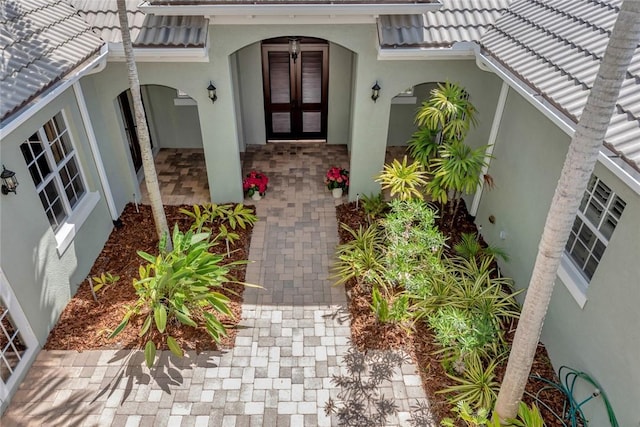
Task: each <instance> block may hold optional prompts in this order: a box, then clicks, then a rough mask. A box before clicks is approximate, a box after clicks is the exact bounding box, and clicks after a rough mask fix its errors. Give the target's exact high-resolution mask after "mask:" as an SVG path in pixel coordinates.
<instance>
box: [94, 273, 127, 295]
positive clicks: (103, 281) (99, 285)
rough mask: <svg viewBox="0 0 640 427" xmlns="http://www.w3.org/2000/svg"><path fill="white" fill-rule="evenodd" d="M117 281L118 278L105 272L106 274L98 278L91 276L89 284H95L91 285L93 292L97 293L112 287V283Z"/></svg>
mask: <svg viewBox="0 0 640 427" xmlns="http://www.w3.org/2000/svg"><path fill="white" fill-rule="evenodd" d="M118 280H120V276H117V275H116V276H114V275H112V274H111V273H109V272H107V273H102V274H101V275H99V276H93V277H92V278H91V282H92V283H96V284H95V285H93V288H92V289H93V292H94V293H95V292H98V291H99V290H101V289H103V288H104V289H106V288H108V287H109V286H111V285H113V284H114V283H116V282H118Z"/></svg>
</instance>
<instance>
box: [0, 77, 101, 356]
mask: <svg viewBox="0 0 640 427" xmlns="http://www.w3.org/2000/svg"><path fill="white" fill-rule="evenodd" d="M59 111H63V112H64V116H65V118H66V122H67V126H68V129H69V132H70V135H71V138H72V141H73V143H74V147H75V150H76V153H77V154H76V156H77V157H76V158H77V160H78V162H79V164H80V167H81V169H82V170H83V171H84V176H85V178H86V181H85V185H86V187H87V191H88V192H98V194H99V196H100V200H99V201H98V204H97V205H96V206H95V207H94V208H93V210H92V211H91V213H90V214H89V216H88V218H87V219H86V221H85V222H84V223H82V224H81V225H80V224H78V227H79V228H78V229H77V230H76V236H75V238H74V240H73V242H72V243H71V245H70V246H69V247H68V248H67V249H66V250H65V251H64V252H63V253H59V252H58V250H56V245H57V244H56V239H55V235H54V233H53V230H52V228H51V226H50V225H49V221H48V220H47V217H46V214H45V212H44V208H43V207H42V203H41V202H40V199H39V196H38V193H37V192H36V188H35V184H34V182H33V180H32V178H31V176H30V174H29V171H28V169H27V165H26V161H25V159H24V157H23V155H22V153H21V150H20V145H21V144H22V143H23V142H24V141H25V140H27V139H28V138H29V137H30V136H31V135H32V134H33V133H35V132H36V131H37V130H38V129H39V128H40V127H41V126H42V125H43V124H45V123H46V122H47V121H48V120H50V119H51V118H52V117H53V116H54V115H55V114H56V113H58V112H59ZM0 158H1V159H2V163H3V164H5V165H6V166H7V168H9V169H11V170H13V171H14V172H15V173H16V177H17V178H18V181H19V183H20V185H19V186H18V188H17V194H9V195H1V196H0V197H1V198H2V199H1V203H0V230H1V236H2V238H1V239H0V244H1V246H0V260H1V261H0V262H1V266H2V270H3V271H4V273H5V275H6V277H7V280H8V282H9V283H10V285H11V287H12V289H13V292H14V293H15V296H16V298H17V299H18V301H19V302H20V305H21V306H22V309H23V310H24V312H25V315H26V317H27V319H29V323H30V325H31V328H32V329H33V331H34V333H35V335H36V338H37V340H38V342H39V343H40V344H41V345H44V343H45V342H46V339H47V336H48V333H49V331H50V329H51V328H52V327H53V326H54V325H55V323H56V321H57V320H58V317H59V315H60V313H61V311H62V310H63V309H64V307H65V305H66V304H67V302H68V301H69V299H70V297H71V296H72V295H73V294H74V293H75V292H76V290H77V287H78V285H79V284H80V283H81V282H82V281H83V280H84V279H85V278H86V276H87V274H88V272H89V269H90V268H91V266H92V265H93V262H94V261H95V259H96V258H97V256H98V254H99V253H100V251H101V250H102V247H103V245H104V242H105V241H106V239H107V237H108V236H109V233H110V231H111V229H112V227H113V225H112V222H111V217H110V215H109V211H108V208H107V205H106V203H105V201H104V200H105V199H104V196H103V194H102V188H101V186H100V182H99V179H98V175H97V171H96V168H95V164H94V162H93V158H92V156H91V152H90V148H89V145H88V140H87V135H86V132H85V129H84V127H83V124H82V119H81V116H80V112H79V110H78V107H77V104H76V100H75V97H74V94H73V91H72V89H69V90H67V91H66V92H64V93H63V94H61V95H60V96H59V97H57V98H56V99H55V100H53V101H52V102H51V103H49V104H48V105H47V106H46V107H44V108H43V109H41V110H40V111H39V112H38V113H36V114H35V115H34V116H33V117H31V118H30V119H28V120H27V121H26V122H25V123H24V124H22V125H21V126H19V127H18V128H17V129H16V130H15V131H13V132H12V133H11V134H10V135H8V136H7V137H6V138H3V139H2V142H1V144H0ZM85 197H87V196H85ZM80 203H82V201H81V202H80Z"/></svg>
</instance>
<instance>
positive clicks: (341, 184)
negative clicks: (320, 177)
mask: <svg viewBox="0 0 640 427" xmlns="http://www.w3.org/2000/svg"><path fill="white" fill-rule="evenodd" d="M324 183H325V185H326V186H327V188H328V189H329V190H333V189H335V188H342V189H343V190H344V189H346V188H349V171H348V170H346V169H343V168H340V167H338V166H333V167H331V168H330V169H329V170H328V171H327V174H326V175H325V179H324Z"/></svg>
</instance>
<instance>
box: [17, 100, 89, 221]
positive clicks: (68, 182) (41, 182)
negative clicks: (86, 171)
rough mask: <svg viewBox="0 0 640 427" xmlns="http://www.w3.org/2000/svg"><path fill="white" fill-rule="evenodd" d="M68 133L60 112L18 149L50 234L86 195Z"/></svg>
mask: <svg viewBox="0 0 640 427" xmlns="http://www.w3.org/2000/svg"><path fill="white" fill-rule="evenodd" d="M68 132H69V131H68V129H67V125H66V123H65V121H64V116H63V114H62V112H60V113H58V114H56V115H55V117H54V118H52V119H51V120H49V121H48V122H47V123H45V124H44V125H43V126H42V128H41V129H40V131H38V132H36V133H35V134H34V135H32V136H31V137H30V138H29V140H28V141H26V142H24V143H23V144H22V145H21V146H20V149H21V151H22V154H23V157H24V159H25V162H26V163H27V167H28V169H29V173H30V174H31V178H32V179H33V182H34V184H35V185H36V189H37V191H38V195H39V197H40V202H41V203H42V207H43V208H44V212H45V214H46V216H47V219H48V220H49V223H50V224H51V227H52V228H53V230H54V231H57V229H58V228H59V227H60V225H61V224H62V223H63V222H64V221H65V220H66V219H67V217H68V216H69V215H70V214H71V212H72V210H73V209H74V208H75V207H76V206H77V205H78V202H79V201H80V199H81V198H82V196H83V195H84V194H85V193H86V189H85V185H84V183H83V180H82V176H81V174H80V169H79V168H78V163H77V160H76V156H75V150H74V149H73V145H72V142H71V138H70V136H69V133H68ZM54 166H55V167H54Z"/></svg>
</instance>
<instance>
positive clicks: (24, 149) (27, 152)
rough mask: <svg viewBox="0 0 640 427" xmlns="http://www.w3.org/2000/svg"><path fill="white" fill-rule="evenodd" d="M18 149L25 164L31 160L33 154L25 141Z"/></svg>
mask: <svg viewBox="0 0 640 427" xmlns="http://www.w3.org/2000/svg"><path fill="white" fill-rule="evenodd" d="M20 151H22V156H23V157H24V160H25V161H26V162H27V164H29V163H31V162H33V154H32V153H31V150H30V149H29V144H27V143H26V142H23V143H22V144H20Z"/></svg>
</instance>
